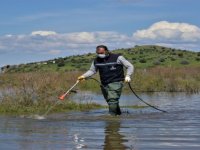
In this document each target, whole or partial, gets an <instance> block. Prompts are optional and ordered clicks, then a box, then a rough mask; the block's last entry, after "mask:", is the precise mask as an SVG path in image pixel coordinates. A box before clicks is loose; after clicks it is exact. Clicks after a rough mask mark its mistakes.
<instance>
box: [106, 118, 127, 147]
mask: <svg viewBox="0 0 200 150" xmlns="http://www.w3.org/2000/svg"><path fill="white" fill-rule="evenodd" d="M124 137H125V136H123V135H122V134H120V121H108V122H106V127H105V141H104V144H105V145H104V150H112V149H114V150H125V149H126V148H127V147H126V146H125V145H124V144H123V143H124V142H126V141H127V140H124V139H123V138H124Z"/></svg>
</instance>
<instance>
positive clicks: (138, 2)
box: [0, 0, 200, 67]
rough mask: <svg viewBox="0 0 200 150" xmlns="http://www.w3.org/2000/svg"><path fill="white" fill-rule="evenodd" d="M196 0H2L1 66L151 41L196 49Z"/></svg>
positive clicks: (199, 31) (199, 37)
mask: <svg viewBox="0 0 200 150" xmlns="http://www.w3.org/2000/svg"><path fill="white" fill-rule="evenodd" d="M199 6H200V1H199V0H1V1H0V67H1V66H4V65H8V64H10V65H13V64H21V63H27V62H36V61H42V60H48V59H53V58H57V57H65V56H69V55H76V54H83V53H88V52H94V51H95V47H96V46H97V45H99V44H104V45H107V46H108V48H109V49H110V50H112V49H117V48H127V47H134V46H135V45H146V44H155V45H162V46H168V47H172V48H180V49H188V50H192V51H198V52H199V51H200V15H199V13H200V12H199Z"/></svg>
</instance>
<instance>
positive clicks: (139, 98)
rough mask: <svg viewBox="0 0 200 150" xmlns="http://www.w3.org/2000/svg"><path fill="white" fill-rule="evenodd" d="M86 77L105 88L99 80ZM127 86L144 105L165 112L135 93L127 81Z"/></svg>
mask: <svg viewBox="0 0 200 150" xmlns="http://www.w3.org/2000/svg"><path fill="white" fill-rule="evenodd" d="M87 79H92V80H94V81H96V82H98V83H99V84H100V86H101V87H103V88H105V87H104V86H103V85H102V84H101V82H100V81H99V80H97V79H95V78H92V77H89V78H87ZM128 86H129V88H130V90H131V91H132V92H133V94H134V95H135V96H136V97H137V98H138V99H139V100H140V101H142V102H143V103H145V104H146V105H148V106H150V107H152V108H154V109H156V110H159V111H161V112H164V113H167V111H165V110H162V109H159V108H157V107H155V106H153V105H151V104H149V103H147V102H145V101H144V100H143V99H141V98H140V97H139V96H138V95H137V94H136V93H135V91H134V90H133V88H132V87H131V84H130V83H128Z"/></svg>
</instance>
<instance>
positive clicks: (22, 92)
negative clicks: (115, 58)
mask: <svg viewBox="0 0 200 150" xmlns="http://www.w3.org/2000/svg"><path fill="white" fill-rule="evenodd" d="M113 52H114V53H122V54H123V55H124V56H125V57H126V58H128V59H129V60H130V61H131V62H132V63H133V64H134V66H135V73H134V75H133V76H132V81H131V82H132V83H131V84H132V86H133V88H134V89H135V90H136V91H138V92H163V91H164V92H188V93H198V92H199V91H200V53H196V52H190V51H181V50H175V49H170V48H165V47H159V46H136V47H135V48H132V49H119V50H114V51H113ZM94 57H95V54H91V53H89V54H87V55H77V56H69V57H65V58H58V59H55V60H49V61H46V62H45V63H44V62H43V63H41V62H40V63H30V64H25V65H19V66H6V70H3V71H4V73H3V74H0V113H12V114H24V113H26V114H31V113H37V114H41V113H44V112H45V111H46V110H47V109H48V108H49V107H50V106H52V105H53V104H54V103H55V102H57V101H58V96H59V95H60V94H62V93H63V92H65V91H66V90H67V89H68V88H70V86H71V85H73V84H74V83H75V81H76V79H77V77H78V76H79V75H81V74H82V73H84V72H85V71H86V70H87V69H88V68H89V66H90V63H91V61H92V59H93V58H94ZM4 69H5V68H4ZM94 77H95V78H97V79H99V77H98V75H95V76H94ZM75 90H76V91H78V90H89V91H94V92H99V91H100V86H99V84H98V83H96V82H95V81H94V80H86V81H82V82H81V83H80V84H78V86H77V87H76V89H75ZM124 92H130V90H129V89H128V86H124ZM71 94H73V93H71ZM102 107H104V106H100V105H98V104H94V103H91V102H88V103H86V104H84V103H80V104H77V103H75V102H73V101H70V97H67V99H66V100H65V101H60V102H59V104H58V105H57V106H56V107H55V108H54V109H53V110H52V112H61V111H68V110H89V109H94V108H102Z"/></svg>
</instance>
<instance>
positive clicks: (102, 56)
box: [97, 54, 106, 58]
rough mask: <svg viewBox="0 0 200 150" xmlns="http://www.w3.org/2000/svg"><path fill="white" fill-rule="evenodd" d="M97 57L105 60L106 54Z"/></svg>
mask: <svg viewBox="0 0 200 150" xmlns="http://www.w3.org/2000/svg"><path fill="white" fill-rule="evenodd" d="M97 56H98V57H99V58H105V57H106V54H97Z"/></svg>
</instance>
